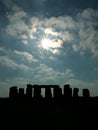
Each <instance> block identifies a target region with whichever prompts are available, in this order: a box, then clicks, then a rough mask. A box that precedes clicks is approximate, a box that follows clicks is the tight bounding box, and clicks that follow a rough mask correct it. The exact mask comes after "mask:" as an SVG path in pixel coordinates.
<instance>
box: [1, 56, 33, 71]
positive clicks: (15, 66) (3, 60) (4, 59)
mask: <svg viewBox="0 0 98 130" xmlns="http://www.w3.org/2000/svg"><path fill="white" fill-rule="evenodd" d="M0 64H1V65H3V67H9V68H11V69H14V70H16V69H20V70H23V71H31V70H32V69H31V68H30V67H28V66H26V65H24V64H17V63H15V62H14V61H13V60H11V59H9V58H7V57H6V56H0Z"/></svg>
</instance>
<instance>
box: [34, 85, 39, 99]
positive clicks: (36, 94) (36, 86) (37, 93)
mask: <svg viewBox="0 0 98 130" xmlns="http://www.w3.org/2000/svg"><path fill="white" fill-rule="evenodd" d="M33 88H34V98H40V97H41V87H40V86H39V85H34V86H33Z"/></svg>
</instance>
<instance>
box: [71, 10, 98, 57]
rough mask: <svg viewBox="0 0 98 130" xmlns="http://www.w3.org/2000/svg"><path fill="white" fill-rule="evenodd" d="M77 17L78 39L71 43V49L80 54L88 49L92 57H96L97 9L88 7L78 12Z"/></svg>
mask: <svg viewBox="0 0 98 130" xmlns="http://www.w3.org/2000/svg"><path fill="white" fill-rule="evenodd" d="M77 18H78V20H77V27H78V28H77V29H78V30H79V32H78V35H77V37H78V38H79V41H78V43H77V44H76V43H75V44H73V45H72V47H73V50H74V51H76V52H80V53H81V54H84V53H86V52H87V51H90V53H91V54H92V56H93V57H98V44H97V43H98V38H97V36H98V29H97V27H98V21H97V19H98V11H96V10H94V9H90V8H88V9H85V10H84V11H83V12H81V13H78V15H77Z"/></svg>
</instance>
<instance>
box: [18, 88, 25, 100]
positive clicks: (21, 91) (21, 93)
mask: <svg viewBox="0 0 98 130" xmlns="http://www.w3.org/2000/svg"><path fill="white" fill-rule="evenodd" d="M19 97H20V98H23V97H24V88H19Z"/></svg>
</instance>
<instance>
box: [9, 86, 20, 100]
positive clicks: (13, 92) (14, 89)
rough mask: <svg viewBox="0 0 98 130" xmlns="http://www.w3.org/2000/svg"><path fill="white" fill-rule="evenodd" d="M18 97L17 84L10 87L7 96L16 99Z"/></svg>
mask: <svg viewBox="0 0 98 130" xmlns="http://www.w3.org/2000/svg"><path fill="white" fill-rule="evenodd" d="M17 97H18V90H17V86H13V87H10V92H9V98H11V99H16V98H17Z"/></svg>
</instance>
